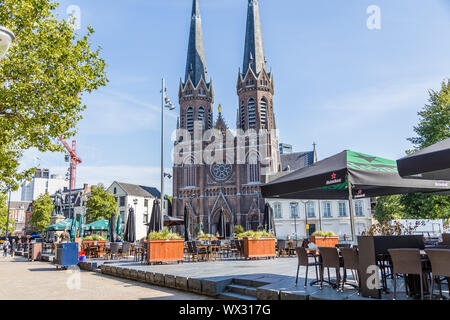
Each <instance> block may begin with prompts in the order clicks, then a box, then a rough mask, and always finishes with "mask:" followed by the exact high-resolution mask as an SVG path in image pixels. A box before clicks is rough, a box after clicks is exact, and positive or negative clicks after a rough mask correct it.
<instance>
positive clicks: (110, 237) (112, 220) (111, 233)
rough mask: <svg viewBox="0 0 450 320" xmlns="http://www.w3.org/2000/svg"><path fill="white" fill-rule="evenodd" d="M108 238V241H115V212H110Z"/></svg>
mask: <svg viewBox="0 0 450 320" xmlns="http://www.w3.org/2000/svg"><path fill="white" fill-rule="evenodd" d="M108 240H109V242H116V214H115V213H114V212H113V213H111V217H110V218H109V223H108Z"/></svg>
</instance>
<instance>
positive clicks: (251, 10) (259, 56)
mask: <svg viewBox="0 0 450 320" xmlns="http://www.w3.org/2000/svg"><path fill="white" fill-rule="evenodd" d="M248 68H251V69H252V70H253V72H254V73H255V74H256V75H258V74H259V73H260V72H261V71H262V70H263V69H265V68H266V57H265V55H264V46H263V40H262V32H261V21H260V19H259V6H258V0H248V11H247V31H246V34H245V50H244V67H243V69H242V72H243V74H244V75H245V74H246V73H247V71H248Z"/></svg>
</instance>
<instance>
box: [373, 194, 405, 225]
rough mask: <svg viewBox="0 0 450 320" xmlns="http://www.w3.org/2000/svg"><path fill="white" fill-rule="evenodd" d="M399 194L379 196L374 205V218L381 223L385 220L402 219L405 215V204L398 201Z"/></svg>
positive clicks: (399, 198)
mask: <svg viewBox="0 0 450 320" xmlns="http://www.w3.org/2000/svg"><path fill="white" fill-rule="evenodd" d="M400 200H401V196H399V195H394V196H386V197H379V198H378V199H377V204H376V205H375V214H374V218H375V219H376V220H377V221H378V222H380V223H383V222H385V221H387V220H393V219H402V218H404V217H405V206H404V205H403V204H402V203H401V202H400Z"/></svg>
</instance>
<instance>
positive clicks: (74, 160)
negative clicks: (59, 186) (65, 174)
mask: <svg viewBox="0 0 450 320" xmlns="http://www.w3.org/2000/svg"><path fill="white" fill-rule="evenodd" d="M58 138H59V140H60V141H61V143H62V144H63V145H64V147H65V148H66V150H67V152H68V153H69V157H70V190H73V189H75V187H76V185H77V165H78V164H79V163H81V159H80V158H79V157H78V156H77V141H76V140H72V148H70V146H69V144H68V143H67V142H66V140H64V139H63V138H61V136H58Z"/></svg>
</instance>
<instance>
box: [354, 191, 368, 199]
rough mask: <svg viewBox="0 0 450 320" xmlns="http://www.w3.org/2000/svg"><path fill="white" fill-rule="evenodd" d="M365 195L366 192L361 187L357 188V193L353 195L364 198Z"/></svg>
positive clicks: (356, 197)
mask: <svg viewBox="0 0 450 320" xmlns="http://www.w3.org/2000/svg"><path fill="white" fill-rule="evenodd" d="M365 197H366V194H365V193H364V192H363V191H362V190H361V189H359V190H358V192H357V194H356V196H355V199H358V198H365Z"/></svg>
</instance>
